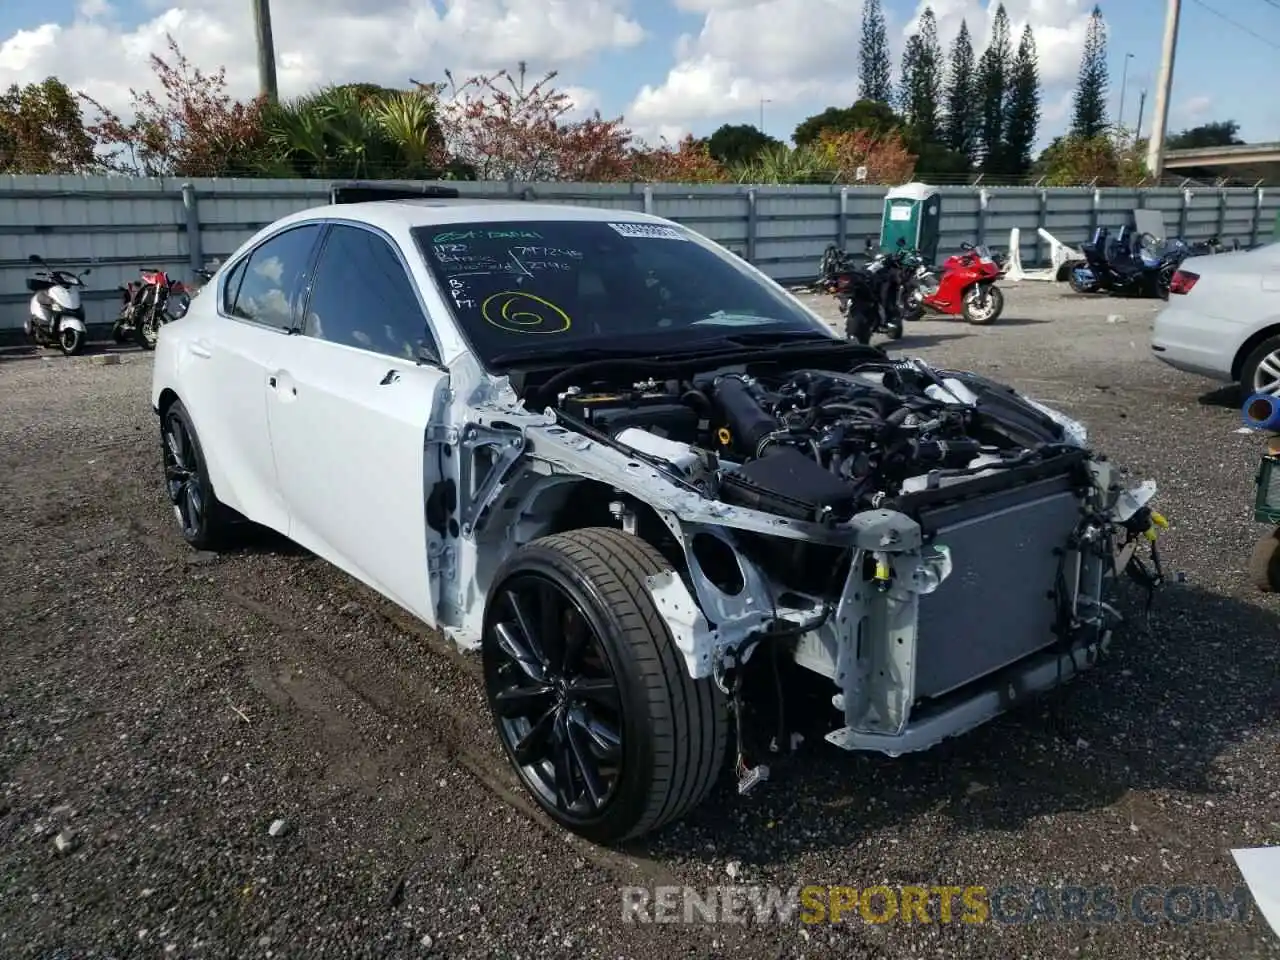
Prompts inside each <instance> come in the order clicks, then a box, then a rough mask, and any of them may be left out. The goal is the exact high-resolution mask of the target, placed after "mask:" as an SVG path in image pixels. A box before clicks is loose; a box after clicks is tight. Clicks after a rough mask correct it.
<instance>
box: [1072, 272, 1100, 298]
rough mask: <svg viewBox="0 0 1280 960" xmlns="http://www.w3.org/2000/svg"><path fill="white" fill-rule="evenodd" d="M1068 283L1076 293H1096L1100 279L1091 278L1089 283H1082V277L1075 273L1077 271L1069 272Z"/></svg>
mask: <svg viewBox="0 0 1280 960" xmlns="http://www.w3.org/2000/svg"><path fill="white" fill-rule="evenodd" d="M1067 285H1068V286H1070V287H1071V289H1072V290H1074V291H1075V292H1076V293H1095V292H1097V289H1098V281H1097V280H1091V281H1089V282H1088V283H1081V282H1080V279H1079V278H1078V277H1077V276H1076V275H1075V271H1072V272H1071V273H1069V274H1067Z"/></svg>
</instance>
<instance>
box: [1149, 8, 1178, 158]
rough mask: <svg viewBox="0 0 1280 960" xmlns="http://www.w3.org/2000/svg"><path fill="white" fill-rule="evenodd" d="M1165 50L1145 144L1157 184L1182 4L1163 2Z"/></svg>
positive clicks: (1162, 155) (1167, 117)
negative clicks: (1147, 138)
mask: <svg viewBox="0 0 1280 960" xmlns="http://www.w3.org/2000/svg"><path fill="white" fill-rule="evenodd" d="M1166 4H1167V5H1166V7H1165V17H1164V47H1163V50H1162V51H1161V59H1160V78H1159V80H1158V81H1157V82H1156V108H1155V113H1154V114H1153V116H1152V117H1151V140H1150V142H1149V143H1148V144H1147V172H1148V173H1149V174H1150V175H1151V176H1152V177H1153V178H1154V179H1155V181H1156V182H1157V183H1159V182H1160V178H1161V177H1162V176H1164V137H1165V128H1166V127H1167V126H1168V125H1169V96H1170V94H1171V93H1172V92H1173V57H1174V54H1175V53H1176V52H1177V49H1178V18H1179V17H1180V15H1181V14H1182V0H1166Z"/></svg>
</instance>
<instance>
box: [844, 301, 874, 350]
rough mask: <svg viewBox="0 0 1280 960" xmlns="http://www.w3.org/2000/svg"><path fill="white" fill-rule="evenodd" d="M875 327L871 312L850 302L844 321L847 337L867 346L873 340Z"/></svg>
mask: <svg viewBox="0 0 1280 960" xmlns="http://www.w3.org/2000/svg"><path fill="white" fill-rule="evenodd" d="M874 327H875V321H874V320H873V319H872V317H871V314H870V313H868V312H867V311H866V310H864V309H862V308H860V307H856V306H853V305H852V304H850V306H849V311H848V313H846V314H845V323H844V335H845V337H846V338H847V339H849V340H853V341H856V342H857V343H860V344H862V345H863V346H866V345H867V344H868V343H870V342H871V331H872V329H873V328H874Z"/></svg>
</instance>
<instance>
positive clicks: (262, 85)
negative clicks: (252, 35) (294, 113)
mask: <svg viewBox="0 0 1280 960" xmlns="http://www.w3.org/2000/svg"><path fill="white" fill-rule="evenodd" d="M253 26H254V29H255V31H256V32H257V34H258V92H259V93H260V94H261V95H262V96H263V97H265V98H266V99H267V100H269V101H272V102H274V101H275V100H276V99H277V96H278V90H277V88H276V46H275V42H274V41H273V40H272V38H271V0H253Z"/></svg>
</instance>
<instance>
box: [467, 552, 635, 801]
mask: <svg viewBox="0 0 1280 960" xmlns="http://www.w3.org/2000/svg"><path fill="white" fill-rule="evenodd" d="M496 601H497V609H496V610H494V611H493V616H494V626H493V638H494V641H495V645H496V647H497V650H498V652H499V654H500V658H501V659H502V660H505V662H504V663H500V664H497V663H495V667H496V669H494V670H493V671H492V674H491V677H490V680H489V691H490V697H491V702H492V703H493V706H494V711H495V713H496V714H497V716H498V724H499V732H500V735H501V736H502V740H503V743H504V745H505V746H506V747H507V749H508V750H509V751H510V753H511V756H512V758H513V760H514V762H515V764H516V765H517V767H518V768H519V769H520V771H521V775H522V779H523V780H524V781H525V784H526V785H527V786H528V787H529V788H530V789H531V790H533V791H534V793H535V794H536V795H537V796H538V797H539V799H540V800H541V801H542V802H543V804H544V805H550V806H552V807H554V808H555V810H556V812H557V813H559V814H560V816H561V817H563V818H564V819H565V820H569V821H573V822H575V823H588V822H590V821H591V820H593V819H595V818H597V817H598V816H599V814H600V811H601V810H602V809H603V808H604V807H605V806H606V805H607V804H608V802H609V801H610V800H611V799H612V797H613V794H614V791H615V790H616V788H617V785H618V779H619V774H620V773H621V771H622V739H623V732H622V705H621V702H620V699H619V695H618V684H617V681H616V680H615V679H614V676H613V670H612V667H611V666H610V664H609V658H608V655H607V654H606V653H605V650H604V647H603V646H602V644H601V642H600V638H599V637H598V636H597V635H596V631H595V628H594V627H593V626H592V625H591V622H590V620H589V619H588V617H587V614H586V613H585V612H584V611H583V610H582V608H581V606H580V605H579V604H578V603H577V601H576V600H575V599H574V598H573V597H572V596H570V595H569V594H568V592H567V591H565V590H564V589H563V588H561V587H560V586H559V585H557V584H556V583H554V582H553V581H552V580H551V579H549V578H547V577H545V576H541V575H539V574H535V573H527V574H518V575H517V576H514V577H512V578H511V579H509V580H508V581H507V582H506V583H505V584H504V586H503V589H502V591H501V593H499V594H498V596H497V597H496Z"/></svg>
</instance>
